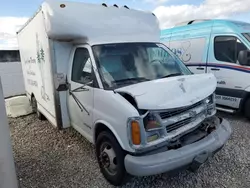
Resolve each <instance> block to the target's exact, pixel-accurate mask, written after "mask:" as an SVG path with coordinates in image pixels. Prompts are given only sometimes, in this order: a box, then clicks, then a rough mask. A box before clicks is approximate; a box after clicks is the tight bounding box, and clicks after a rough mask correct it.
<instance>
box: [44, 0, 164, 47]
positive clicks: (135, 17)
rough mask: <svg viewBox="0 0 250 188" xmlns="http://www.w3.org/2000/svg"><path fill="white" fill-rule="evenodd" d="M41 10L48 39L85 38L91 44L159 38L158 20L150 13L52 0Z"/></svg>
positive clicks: (155, 40) (156, 40) (157, 39)
mask: <svg viewBox="0 0 250 188" xmlns="http://www.w3.org/2000/svg"><path fill="white" fill-rule="evenodd" d="M61 4H64V5H65V8H61V7H60V5H61ZM42 11H43V14H44V23H45V28H46V31H47V34H48V37H49V38H50V39H61V40H75V41H76V42H79V41H85V42H87V43H89V44H91V45H92V44H101V43H112V42H119V41H120V42H125V41H127V42H134V41H137V42H159V41H160V29H159V25H158V21H157V18H156V17H155V16H154V15H153V14H152V13H151V12H145V11H138V10H133V9H126V8H124V7H120V8H116V7H114V6H108V7H104V6H102V5H100V4H89V3H83V2H66V1H54V0H47V1H46V2H44V3H43V4H42ZM62 20H63V21H62ZM121 23H122V24H121ZM69 28H70V29H69ZM81 43H82V42H81Z"/></svg>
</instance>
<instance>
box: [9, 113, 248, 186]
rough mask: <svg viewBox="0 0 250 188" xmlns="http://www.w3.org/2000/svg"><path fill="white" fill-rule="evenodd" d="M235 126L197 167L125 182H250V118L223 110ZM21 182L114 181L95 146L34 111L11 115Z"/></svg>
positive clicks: (84, 183) (93, 183) (97, 183)
mask: <svg viewBox="0 0 250 188" xmlns="http://www.w3.org/2000/svg"><path fill="white" fill-rule="evenodd" d="M219 115H221V116H223V117H225V118H227V119H228V120H229V121H230V122H231V125H232V126H233V129H234V133H233V135H232V137H231V139H230V140H229V142H228V143H227V145H226V146H225V147H224V148H223V149H222V150H221V151H220V152H219V153H218V154H216V155H215V157H214V158H212V159H211V160H210V161H208V162H207V163H206V164H204V165H203V166H202V167H201V168H200V169H199V170H198V172H196V173H191V172H189V171H181V172H179V173H175V174H161V175H156V176H150V177H142V178H138V177H137V178H135V177H134V178H132V179H131V180H130V181H129V182H128V183H127V184H126V185H125V186H124V187H129V188H130V187H171V188H172V187H173V188H174V187H178V188H179V187H191V188H193V187H212V188H217V187H230V188H231V187H235V188H236V187H237V188H239V187H242V188H248V187H250V123H249V122H248V121H247V120H245V119H244V118H243V117H239V116H232V115H227V114H222V113H220V114H219ZM9 124H10V129H11V137H12V143H13V150H14V157H15V163H16V168H17V175H18V178H19V182H20V187H21V188H33V187H34V188H43V187H44V188H45V187H46V188H53V187H60V188H63V187H65V188H70V187H77V188H78V187H84V188H88V187H91V188H92V187H93V188H94V187H101V188H105V187H112V186H111V185H110V184H108V183H107V182H106V181H105V179H104V178H103V177H102V175H101V173H100V172H99V168H98V165H97V162H96V159H95V153H94V147H93V145H91V144H90V143H88V142H87V141H86V140H85V139H84V138H83V137H82V136H81V135H80V134H78V133H77V132H76V131H74V130H73V129H71V128H70V129H66V130H63V131H58V130H56V129H54V128H53V127H52V126H51V125H50V124H49V123H48V122H47V121H38V120H36V117H35V116H34V115H30V116H26V117H21V118H17V119H9Z"/></svg>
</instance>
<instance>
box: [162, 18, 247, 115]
mask: <svg viewBox="0 0 250 188" xmlns="http://www.w3.org/2000/svg"><path fill="white" fill-rule="evenodd" d="M161 42H163V43H164V44H166V45H167V46H168V47H169V48H170V49H171V50H172V51H173V52H174V53H175V54H176V55H178V56H179V58H180V59H181V60H182V61H183V62H184V63H185V64H186V65H187V66H188V68H189V69H190V70H191V71H192V72H193V73H197V74H199V73H213V74H214V75H215V76H216V78H217V88H216V103H217V109H219V110H223V111H226V112H231V113H233V112H235V111H241V112H243V113H244V114H245V116H246V117H247V118H249V119H250V82H249V80H250V24H249V23H244V22H238V21H231V20H192V21H188V22H183V23H181V24H178V25H176V26H175V27H173V28H171V29H165V30H162V31H161Z"/></svg>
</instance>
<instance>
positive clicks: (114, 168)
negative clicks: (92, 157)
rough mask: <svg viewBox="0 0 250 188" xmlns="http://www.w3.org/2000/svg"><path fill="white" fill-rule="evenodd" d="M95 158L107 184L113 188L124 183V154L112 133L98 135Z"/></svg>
mask: <svg viewBox="0 0 250 188" xmlns="http://www.w3.org/2000/svg"><path fill="white" fill-rule="evenodd" d="M96 156H97V160H98V164H99V167H100V170H101V172H102V174H103V176H104V177H105V178H106V180H107V181H108V182H109V183H111V184H112V185H115V186H119V185H122V184H123V183H125V180H126V178H127V172H126V170H125V167H124V157H125V152H124V151H123V150H122V148H121V146H120V145H119V143H118V142H117V140H116V138H115V137H114V135H113V134H112V133H110V132H108V131H104V132H101V133H100V134H99V135H98V137H97V141H96Z"/></svg>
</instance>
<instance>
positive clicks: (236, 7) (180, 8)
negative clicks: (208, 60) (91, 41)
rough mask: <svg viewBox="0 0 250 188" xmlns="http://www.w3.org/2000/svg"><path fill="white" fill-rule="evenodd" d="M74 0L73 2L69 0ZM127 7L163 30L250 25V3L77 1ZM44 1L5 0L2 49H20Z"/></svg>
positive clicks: (1, 21)
mask: <svg viewBox="0 0 250 188" xmlns="http://www.w3.org/2000/svg"><path fill="white" fill-rule="evenodd" d="M68 1H70V0H68ZM74 1H81V2H91V3H99V4H101V3H103V2H106V3H107V4H114V3H116V4H118V5H127V6H129V7H131V8H134V9H142V10H150V11H152V12H154V13H155V14H156V16H157V17H158V18H159V21H160V26H161V28H168V27H171V26H173V25H174V24H175V23H178V22H182V21H186V20H192V19H204V18H227V19H234V20H241V21H246V22H250V0H106V1H105V0H74ZM42 2H43V1H42V0H1V5H0V48H5V47H6V48H8V47H16V46H17V41H16V37H15V32H16V30H17V29H18V28H19V27H20V26H21V25H22V24H24V23H25V21H26V20H27V19H28V18H29V17H30V16H32V15H33V14H34V12H35V11H36V10H37V9H38V7H39V5H40V4H41V3H42Z"/></svg>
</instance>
